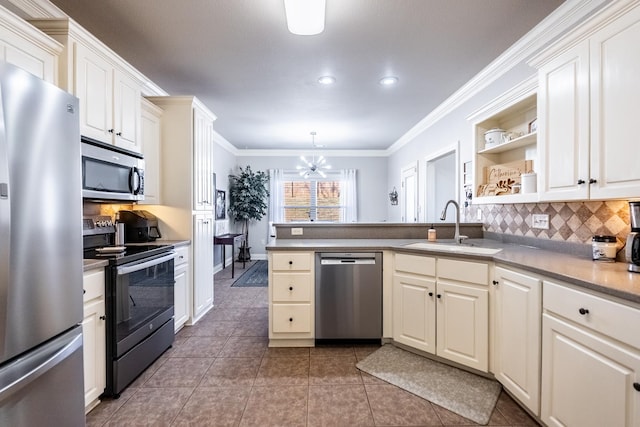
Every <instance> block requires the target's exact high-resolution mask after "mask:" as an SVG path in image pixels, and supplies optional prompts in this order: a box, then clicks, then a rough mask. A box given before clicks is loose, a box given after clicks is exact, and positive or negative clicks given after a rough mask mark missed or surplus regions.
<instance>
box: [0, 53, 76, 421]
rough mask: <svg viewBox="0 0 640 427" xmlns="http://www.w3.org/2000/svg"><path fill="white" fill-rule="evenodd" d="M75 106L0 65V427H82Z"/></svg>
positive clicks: (64, 96)
mask: <svg viewBox="0 0 640 427" xmlns="http://www.w3.org/2000/svg"><path fill="white" fill-rule="evenodd" d="M78 114H79V111H78V99H77V98H75V97H73V96H71V95H69V94H68V93H66V92H64V91H62V90H60V89H58V88H57V87H55V86H53V85H51V84H49V83H46V82H44V81H42V80H41V79H38V78H36V77H35V76H33V75H31V74H29V73H26V72H24V71H22V70H20V69H18V68H16V67H14V66H12V65H9V64H6V63H4V62H1V61H0V426H72V427H75V426H84V425H85V416H84V386H83V364H82V328H81V326H80V323H81V322H82V292H83V290H82V189H81V181H80V174H81V162H80V158H81V157H80V132H79V119H78Z"/></svg>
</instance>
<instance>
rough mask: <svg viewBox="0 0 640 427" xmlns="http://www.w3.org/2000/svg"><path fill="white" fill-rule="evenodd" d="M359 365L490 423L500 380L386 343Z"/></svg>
mask: <svg viewBox="0 0 640 427" xmlns="http://www.w3.org/2000/svg"><path fill="white" fill-rule="evenodd" d="M356 366H357V367H358V369H360V370H362V371H364V372H366V373H368V374H371V375H373V376H375V377H378V378H380V379H382V380H384V381H387V382H388V383H391V384H393V385H396V386H398V387H400V388H402V389H404V390H407V391H409V392H411V393H413V394H415V395H417V396H420V397H422V398H424V399H427V400H428V401H430V402H433V403H435V404H437V405H440V406H442V407H443V408H446V409H448V410H450V411H452V412H455V413H456V414H458V415H461V416H463V417H465V418H468V419H470V420H472V421H474V422H476V423H478V424H483V425H485V424H487V423H488V422H489V418H491V413H492V412H493V409H494V407H495V405H496V402H497V400H498V396H499V395H500V391H501V389H502V386H501V385H500V383H498V382H497V381H494V380H490V379H488V378H484V377H481V376H479V375H475V374H472V373H470V372H466V371H463V370H461V369H458V368H454V367H452V366H448V365H445V364H443V363H440V362H436V361H434V360H431V359H427V358H426V357H422V356H419V355H417V354H414V353H411V352H409V351H406V350H402V349H400V348H398V347H395V346H393V345H391V344H386V345H383V346H382V347H380V349H378V350H376V351H374V352H373V353H371V354H370V355H369V356H367V357H366V358H365V359H364V360H362V361H360V362H358V364H357V365H356Z"/></svg>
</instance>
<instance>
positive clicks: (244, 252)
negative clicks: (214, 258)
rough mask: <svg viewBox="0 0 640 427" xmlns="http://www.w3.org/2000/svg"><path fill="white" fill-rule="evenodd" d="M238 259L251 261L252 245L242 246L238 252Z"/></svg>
mask: <svg viewBox="0 0 640 427" xmlns="http://www.w3.org/2000/svg"><path fill="white" fill-rule="evenodd" d="M238 261H241V262H246V261H251V246H241V247H240V250H239V252H238Z"/></svg>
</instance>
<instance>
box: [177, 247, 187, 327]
mask: <svg viewBox="0 0 640 427" xmlns="http://www.w3.org/2000/svg"><path fill="white" fill-rule="evenodd" d="M189 273H190V271H189V246H180V247H177V248H176V258H175V263H174V274H173V277H174V280H175V284H174V298H173V306H174V317H173V322H174V327H175V331H176V332H178V331H179V330H180V329H182V327H183V326H184V324H185V323H187V321H188V320H189V314H190V313H191V310H190V309H189V306H190V304H191V299H190V295H191V293H190V289H191V280H190V279H191V275H190V274H189Z"/></svg>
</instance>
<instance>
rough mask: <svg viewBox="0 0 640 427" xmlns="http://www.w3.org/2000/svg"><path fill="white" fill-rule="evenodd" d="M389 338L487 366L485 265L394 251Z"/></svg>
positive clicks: (481, 367)
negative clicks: (391, 328)
mask: <svg viewBox="0 0 640 427" xmlns="http://www.w3.org/2000/svg"><path fill="white" fill-rule="evenodd" d="M394 268H395V273H394V278H393V284H394V289H393V316H394V317H393V339H394V340H396V341H398V342H399V343H402V344H406V345H409V346H411V347H414V348H417V349H420V350H423V351H426V352H429V353H433V354H436V355H438V356H440V357H444V358H446V359H449V360H451V361H454V362H457V363H460V364H462V365H465V366H469V367H472V368H474V369H477V370H480V371H484V372H487V371H488V368H489V290H488V280H489V266H488V265H487V263H483V262H475V261H463V260H457V259H450V258H441V257H438V258H434V257H426V256H417V255H409V254H396V256H395V267H394Z"/></svg>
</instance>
